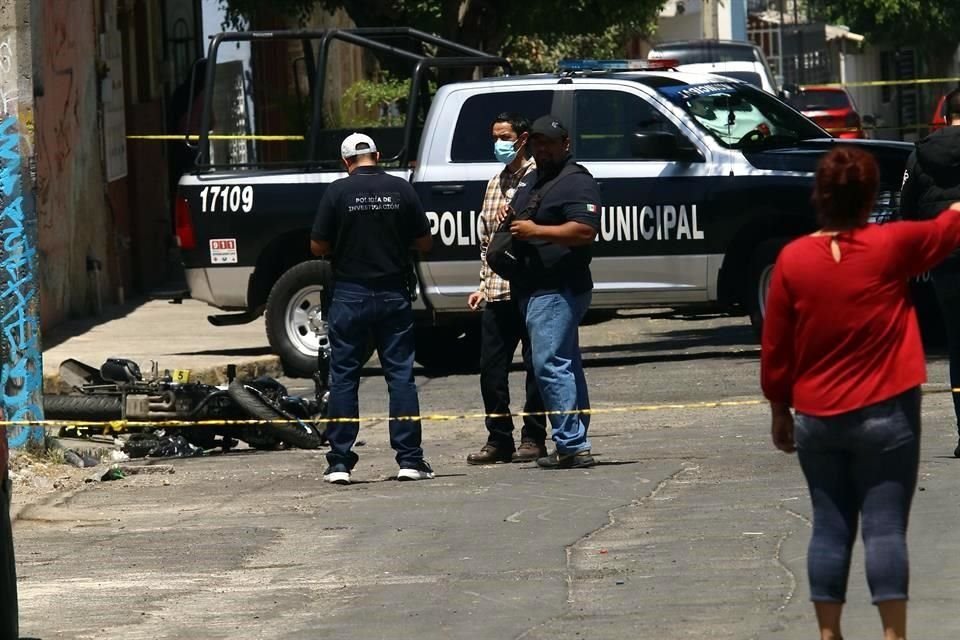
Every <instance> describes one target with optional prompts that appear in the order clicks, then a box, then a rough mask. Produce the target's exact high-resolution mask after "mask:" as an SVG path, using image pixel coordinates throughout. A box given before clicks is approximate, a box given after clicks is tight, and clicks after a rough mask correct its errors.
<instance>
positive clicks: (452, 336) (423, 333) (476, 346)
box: [414, 324, 480, 373]
mask: <svg viewBox="0 0 960 640" xmlns="http://www.w3.org/2000/svg"><path fill="white" fill-rule="evenodd" d="M414 358H415V359H416V361H417V362H419V363H420V365H421V366H422V367H423V368H424V369H427V370H428V371H430V372H432V373H470V372H474V371H477V370H478V369H479V368H480V325H479V324H477V325H476V326H469V327H419V328H417V329H416V354H415V355H414Z"/></svg>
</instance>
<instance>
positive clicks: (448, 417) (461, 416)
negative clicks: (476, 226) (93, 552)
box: [0, 387, 960, 433]
mask: <svg viewBox="0 0 960 640" xmlns="http://www.w3.org/2000/svg"><path fill="white" fill-rule="evenodd" d="M941 393H960V387H957V388H953V389H950V388H947V389H925V390H923V394H924V395H931V394H941ZM766 404H767V400H766V399H764V398H749V399H745V400H712V401H704V402H671V403H663V404H633V405H622V406H618V407H604V408H601V409H584V410H580V409H572V410H569V411H567V410H564V411H518V412H516V413H451V414H445V413H432V414H425V415H418V416H382V415H381V416H367V417H360V418H308V419H299V418H294V419H287V418H281V419H274V420H262V419H257V418H246V419H223V418H218V419H210V420H128V419H120V420H0V428H4V427H102V428H103V429H104V431H112V432H115V433H122V432H124V431H126V430H128V429H132V428H139V427H153V428H157V429H160V428H164V427H223V426H244V425H247V426H249V425H264V424H293V423H300V422H304V423H310V424H321V423H326V424H330V423H341V422H360V423H364V422H366V423H378V422H388V421H390V420H420V421H422V422H451V421H454V420H483V419H485V418H522V417H524V416H554V415H570V414H575V413H576V414H583V415H604V414H615V413H640V412H646V411H669V410H685V409H717V408H722V407H756V406H761V405H766Z"/></svg>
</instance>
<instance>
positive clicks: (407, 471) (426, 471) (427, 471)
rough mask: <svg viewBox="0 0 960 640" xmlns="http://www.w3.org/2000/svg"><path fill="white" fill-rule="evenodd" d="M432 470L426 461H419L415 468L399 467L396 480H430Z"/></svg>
mask: <svg viewBox="0 0 960 640" xmlns="http://www.w3.org/2000/svg"><path fill="white" fill-rule="evenodd" d="M433 477H434V476H433V469H432V468H431V467H430V465H429V464H427V461H426V460H421V461H420V462H418V463H417V466H415V467H400V471H399V473H397V480H401V481H403V480H432V479H433Z"/></svg>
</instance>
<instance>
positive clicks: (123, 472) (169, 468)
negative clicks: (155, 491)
mask: <svg viewBox="0 0 960 640" xmlns="http://www.w3.org/2000/svg"><path fill="white" fill-rule="evenodd" d="M176 472H177V470H176V469H175V468H174V467H173V465H169V464H151V465H142V466H141V465H127V464H115V465H113V466H112V467H110V468H109V469H107V470H106V472H105V473H103V474H102V475H101V476H100V480H102V481H104V482H108V481H110V480H123V479H125V478H127V477H128V476H137V475H167V474H172V473H176ZM90 481H91V482H96V477H94V478H92V479H91V480H90ZM164 484H166V483H164Z"/></svg>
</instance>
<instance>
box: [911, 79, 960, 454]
mask: <svg viewBox="0 0 960 640" xmlns="http://www.w3.org/2000/svg"><path fill="white" fill-rule="evenodd" d="M945 103H946V109H945V110H946V122H945V123H944V124H946V125H948V126H946V127H944V128H943V129H939V130H937V131H934V132H933V133H931V134H930V135H929V136H927V137H926V138H924V139H923V140H921V141H920V142H918V143H917V148H916V149H915V150H914V152H913V153H912V154H911V155H910V157H909V158H908V159H907V168H906V171H905V172H904V176H903V188H902V190H901V192H900V211H901V215H902V217H903V218H904V219H907V220H927V219H930V218H935V217H936V216H937V215H938V214H939V213H940V212H941V211H944V210H945V209H948V208H949V207H950V205H951V203H953V202H956V201H957V200H960V89H955V90H953V91H952V92H950V93H949V94H948V95H947V97H946V100H945ZM931 275H932V276H933V288H934V291H936V294H937V299H938V301H939V302H940V309H941V312H942V313H943V320H944V325H946V332H947V343H948V349H949V351H950V386H951V388H952V389H953V408H954V412H955V413H956V418H957V431H958V434H960V392H958V389H960V253H958V252H955V253H953V254H952V255H951V256H950V257H949V258H947V259H946V260H944V261H943V262H942V263H940V265H938V266H937V267H936V268H934V270H933V272H932V274H931ZM953 455H954V456H955V457H957V458H960V439H958V443H957V447H956V449H954V451H953Z"/></svg>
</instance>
